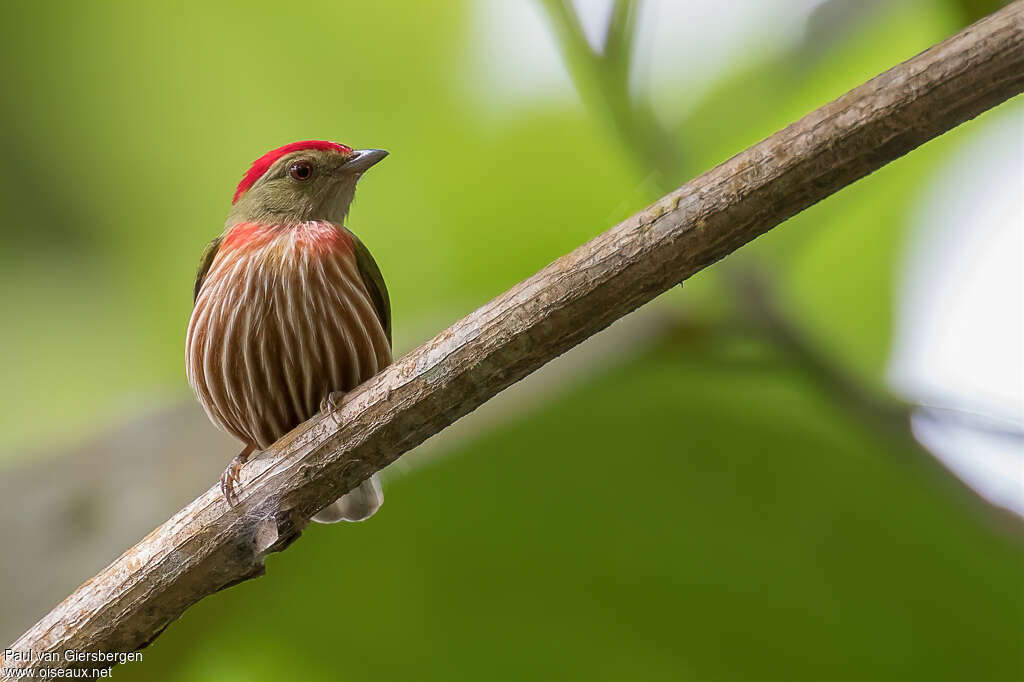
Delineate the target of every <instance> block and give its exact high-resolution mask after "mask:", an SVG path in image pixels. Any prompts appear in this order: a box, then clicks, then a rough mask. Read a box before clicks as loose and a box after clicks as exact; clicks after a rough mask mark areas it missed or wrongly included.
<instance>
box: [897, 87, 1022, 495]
mask: <svg viewBox="0 0 1024 682" xmlns="http://www.w3.org/2000/svg"><path fill="white" fill-rule="evenodd" d="M1004 106H1005V107H1006V108H1007V110H1004V111H999V110H997V111H996V112H995V113H994V114H991V115H990V116H992V117H993V118H992V120H991V122H990V124H989V125H988V126H986V127H985V128H983V129H982V130H980V131H979V133H978V135H977V136H975V137H973V138H971V140H970V141H969V143H968V146H967V147H965V148H964V149H962V150H961V151H960V152H959V153H957V154H955V155H954V156H953V157H952V158H951V159H950V160H949V162H948V163H947V165H946V166H945V167H944V168H943V170H942V171H941V172H940V174H939V176H938V178H937V179H936V180H935V182H934V183H933V184H932V185H931V186H930V187H929V188H927V189H926V191H925V192H924V195H923V196H922V198H921V202H920V207H919V210H918V212H917V215H916V217H915V218H914V219H913V223H912V230H911V232H910V238H909V240H908V246H907V256H906V262H905V264H904V267H903V269H902V270H903V278H902V288H901V291H900V292H899V294H898V302H897V303H898V306H897V320H896V333H895V337H894V340H893V352H892V356H891V362H890V371H889V378H890V383H891V384H892V386H893V387H894V388H895V389H896V390H897V391H898V392H900V393H901V394H902V395H904V396H906V397H907V398H909V399H911V400H914V401H917V402H921V403H924V404H926V405H937V406H942V407H950V408H956V409H959V410H964V411H966V412H970V413H976V414H981V415H987V416H991V417H993V418H995V420H994V421H993V422H991V423H992V425H993V426H996V427H1002V428H1010V429H1012V428H1014V425H1016V427H1017V428H1019V427H1020V425H1021V423H1022V422H1024V357H1022V356H1024V331H1022V329H1024V279H1022V275H1021V269H1022V266H1024V107H1022V106H1020V105H1019V104H1017V105H1014V104H1013V103H1010V104H1007V105H1004ZM971 421H972V420H971V419H970V418H965V417H963V416H958V415H955V414H954V415H947V418H944V417H943V416H942V415H941V414H939V415H938V418H937V419H936V418H932V417H925V416H918V417H916V418H915V419H914V433H915V435H916V436H917V437H918V440H920V441H921V443H923V444H924V445H925V446H926V447H927V448H928V449H929V450H931V451H932V452H934V453H935V454H936V455H937V456H938V457H939V458H940V459H941V460H942V461H943V462H945V464H946V465H947V466H948V467H950V469H952V470H953V471H954V472H956V473H957V475H959V476H960V477H961V478H962V479H964V481H966V482H967V483H968V484H969V485H971V486H972V487H973V488H974V489H976V490H977V491H978V492H980V493H981V494H982V495H984V496H985V497H986V498H988V499H990V500H991V501H993V502H995V503H996V504H1000V505H1002V506H1004V507H1007V508H1009V509H1012V510H1014V511H1016V512H1017V513H1018V514H1021V515H1024V441H1022V440H1021V439H1020V438H1015V437H1013V436H1009V435H1005V434H1002V435H1000V434H998V433H994V432H990V431H987V430H985V429H983V428H978V425H972V424H971ZM982 423H984V422H982Z"/></svg>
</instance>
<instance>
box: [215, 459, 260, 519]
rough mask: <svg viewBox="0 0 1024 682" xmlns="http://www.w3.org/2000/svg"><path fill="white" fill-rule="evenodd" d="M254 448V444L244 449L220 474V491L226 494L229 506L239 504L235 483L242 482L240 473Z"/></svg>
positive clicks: (225, 497)
mask: <svg viewBox="0 0 1024 682" xmlns="http://www.w3.org/2000/svg"><path fill="white" fill-rule="evenodd" d="M253 449H254V447H253V446H249V447H247V448H245V449H244V450H242V452H240V453H239V454H238V456H237V457H235V458H234V459H233V460H231V464H229V465H228V468H227V469H225V470H224V473H222V474H221V475H220V492H221V494H222V495H224V499H225V500H227V503H228V506H229V507H233V506H235V505H236V504H238V494H237V493H236V492H235V485H237V484H238V483H240V482H241V481H240V479H239V476H238V475H239V473H240V472H241V471H242V465H243V464H245V462H246V460H248V459H249V455H250V454H252V451H253Z"/></svg>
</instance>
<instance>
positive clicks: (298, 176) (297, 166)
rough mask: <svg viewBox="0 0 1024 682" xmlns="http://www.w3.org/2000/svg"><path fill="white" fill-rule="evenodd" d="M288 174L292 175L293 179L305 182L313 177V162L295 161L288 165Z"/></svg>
mask: <svg viewBox="0 0 1024 682" xmlns="http://www.w3.org/2000/svg"><path fill="white" fill-rule="evenodd" d="M288 175H290V176H292V179H293V180H298V181H299V182H305V181H306V180H309V179H310V178H311V177H313V164H311V163H310V162H309V161H296V162H295V163H293V164H292V165H291V166H289V167H288Z"/></svg>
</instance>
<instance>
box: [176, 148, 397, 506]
mask: <svg viewBox="0 0 1024 682" xmlns="http://www.w3.org/2000/svg"><path fill="white" fill-rule="evenodd" d="M387 155H388V153H387V152H386V151H384V150H383V149H353V148H351V147H348V146H346V145H343V144H339V143H337V142H330V141H327V140H305V141H301V142H293V143H291V144H286V145H284V146H282V147H278V148H276V149H272V150H271V151H269V152H267V153H266V154H264V155H263V156H261V157H259V158H258V159H256V161H255V162H253V164H252V165H251V166H250V167H249V169H248V171H246V173H245V174H244V175H243V177H242V180H241V182H240V183H239V184H238V187H237V189H236V190H235V194H234V197H233V199H232V202H231V210H230V212H229V214H228V218H227V221H226V222H225V224H224V230H223V231H222V232H221V234H220V236H218V237H216V238H215V239H214V240H213V241H211V242H210V243H209V244H208V245H207V247H206V249H205V251H204V252H203V255H202V258H201V259H200V264H199V268H198V271H197V273H196V278H195V286H194V290H193V308H192V314H191V316H190V318H189V322H188V329H187V332H186V336H185V373H186V376H187V378H188V383H189V385H190V386H191V388H192V390H193V392H194V393H195V395H196V398H197V399H198V401H199V403H200V404H201V405H202V407H203V409H204V411H205V412H206V415H207V416H208V417H209V418H210V420H211V421H212V422H213V423H214V425H216V426H217V427H219V428H220V429H222V430H224V431H226V432H227V433H229V434H231V435H233V436H234V437H235V438H237V439H239V440H240V441H241V442H242V443H243V446H244V447H243V448H242V451H241V452H240V453H239V454H238V456H236V457H235V458H234V459H233V460H232V461H231V463H230V464H229V465H228V467H227V468H226V469H225V470H224V473H223V475H222V476H221V478H220V487H221V491H222V494H223V495H224V497H225V499H226V500H227V501H228V504H229V505H233V504H235V503H236V502H237V491H236V490H235V487H236V485H238V483H239V472H240V470H241V468H242V466H243V465H244V464H245V462H246V461H247V460H248V459H249V458H250V457H251V456H252V455H253V453H255V452H257V451H265V450H267V449H268V448H270V446H271V445H272V444H273V443H274V442H275V441H277V440H278V439H279V438H280V437H281V436H283V435H284V434H286V433H287V432H288V431H290V430H292V429H293V428H295V427H296V426H298V425H299V424H301V423H302V422H304V421H306V420H308V419H310V418H312V417H313V416H315V415H316V414H318V413H319V412H323V411H331V412H333V411H334V410H335V409H336V408H337V406H338V405H340V403H341V400H342V399H343V398H344V395H345V393H347V392H349V391H351V390H352V389H353V388H355V387H356V386H357V385H359V384H361V383H363V382H364V381H366V380H367V379H369V378H371V377H372V376H374V375H375V374H377V373H378V372H380V371H381V370H382V369H384V368H385V367H386V366H387V365H389V364H390V363H391V360H392V345H391V301H390V298H389V296H388V290H387V286H386V285H385V283H384V278H383V276H382V275H381V271H380V268H379V267H378V266H377V263H376V261H375V260H374V258H373V256H372V255H371V254H370V251H369V249H367V248H366V246H365V245H364V244H363V242H362V241H360V239H359V238H358V237H357V236H356V235H355V233H354V232H352V231H351V230H349V229H348V227H346V225H345V221H346V218H347V216H348V213H349V209H350V207H351V205H352V200H353V198H354V196H355V189H356V183H358V182H359V180H360V178H361V177H362V176H363V173H365V172H366V171H367V170H368V169H369V168H370V167H372V166H374V165H375V164H377V163H378V162H380V161H381V160H382V159H383V158H384V157H386V156H387ZM382 502H383V493H382V490H381V484H380V479H379V477H378V475H377V474H376V473H375V474H373V476H371V477H370V478H368V479H367V480H365V481H363V482H362V483H361V484H360V485H359V486H358V487H356V488H355V489H353V490H352V491H350V492H348V493H347V494H345V495H344V496H342V497H341V498H340V499H338V500H337V501H336V502H334V503H332V504H331V505H328V506H327V507H325V508H324V509H322V510H320V511H319V512H318V513H317V514H316V515H315V516H314V517H313V520H314V521H319V522H321V523H334V522H337V521H342V520H344V521H362V520H364V519H367V518H369V517H370V516H372V515H373V514H374V513H375V512H376V511H377V510H378V509H379V508H380V506H381V504H382Z"/></svg>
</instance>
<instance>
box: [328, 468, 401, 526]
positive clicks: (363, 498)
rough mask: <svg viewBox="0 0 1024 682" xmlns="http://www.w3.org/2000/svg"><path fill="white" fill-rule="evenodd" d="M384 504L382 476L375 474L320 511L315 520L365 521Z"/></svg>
mask: <svg viewBox="0 0 1024 682" xmlns="http://www.w3.org/2000/svg"><path fill="white" fill-rule="evenodd" d="M382 504H384V491H383V490H382V489H381V487H380V477H379V476H377V474H374V475H373V476H370V477H369V478H368V479H366V480H365V481H363V482H362V483H360V484H359V487H357V488H356V489H354V490H352V491H351V492H347V493H345V494H344V495H342V496H341V497H339V498H338V499H337V500H335V501H334V502H332V503H331V504H329V505H327V506H326V507H324V508H323V509H321V510H320V511H318V512H317V513H316V516H314V517H313V520H314V521H316V522H317V523H337V522H338V521H365V520H366V519H368V518H370V517H371V516H373V515H374V514H375V513H376V512H377V510H378V509H380V506H381V505H382Z"/></svg>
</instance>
